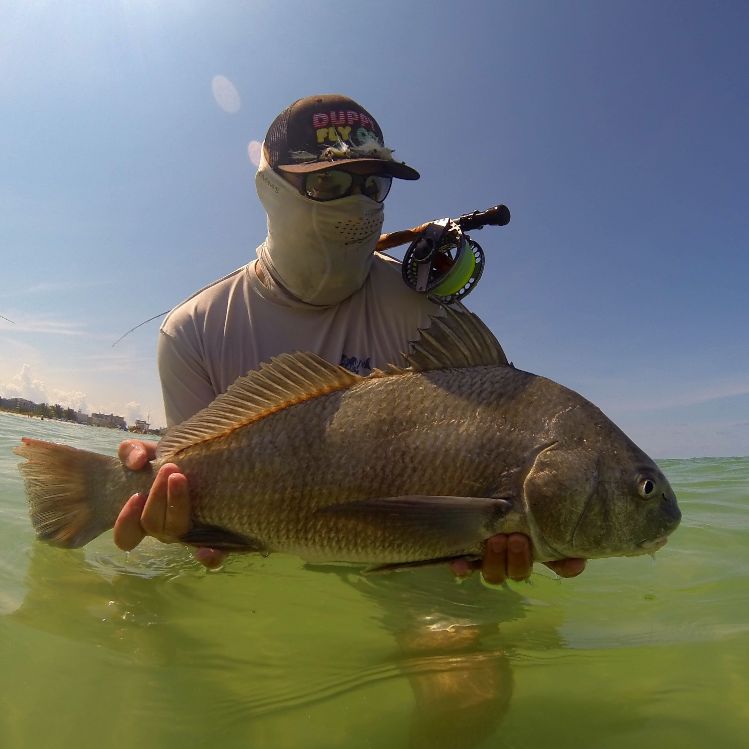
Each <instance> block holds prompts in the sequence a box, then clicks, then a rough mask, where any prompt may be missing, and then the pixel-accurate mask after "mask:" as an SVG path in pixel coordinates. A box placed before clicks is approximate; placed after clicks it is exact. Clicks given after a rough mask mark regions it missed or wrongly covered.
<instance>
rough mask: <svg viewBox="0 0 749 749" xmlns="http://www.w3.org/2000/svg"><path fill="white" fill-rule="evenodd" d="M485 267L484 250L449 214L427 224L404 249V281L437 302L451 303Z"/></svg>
mask: <svg viewBox="0 0 749 749" xmlns="http://www.w3.org/2000/svg"><path fill="white" fill-rule="evenodd" d="M483 271H484V251H483V250H482V249H481V246H480V245H479V243H478V242H474V241H473V240H472V239H471V238H470V237H469V236H468V234H466V233H464V232H463V230H462V229H461V228H460V225H459V224H458V223H457V222H455V221H453V220H452V219H449V218H443V219H439V220H438V221H433V222H432V223H430V224H427V226H426V228H425V229H424V232H423V233H422V234H421V236H419V237H417V238H416V239H415V240H414V241H413V242H411V244H410V245H409V247H408V249H407V250H406V254H405V256H404V258H403V265H402V274H403V280H404V281H405V282H406V285H407V286H409V287H411V288H412V289H413V290H414V291H417V292H419V293H420V294H426V295H427V296H428V297H429V298H430V299H431V300H432V301H434V302H437V303H439V304H454V303H455V302H459V301H460V300H462V299H464V298H465V297H466V296H468V294H470V293H471V291H473V289H474V288H475V286H476V284H477V283H478V282H479V279H480V278H481V274H482V273H483Z"/></svg>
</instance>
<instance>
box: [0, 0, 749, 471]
mask: <svg viewBox="0 0 749 749" xmlns="http://www.w3.org/2000/svg"><path fill="white" fill-rule="evenodd" d="M748 28H749V4H747V3H745V2H728V1H723V2H708V1H707V0H705V1H704V2H690V1H688V0H680V1H679V2H669V1H666V0H663V1H660V2H651V1H648V2H640V1H639V0H629V1H627V2H616V1H614V0H611V1H609V2H598V1H593V0H591V1H589V2H572V1H565V0H559V1H554V2H552V1H551V0H549V1H548V2H522V3H521V2H501V1H495V2H469V1H466V2H462V3H460V4H458V3H443V4H437V3H433V2H421V1H415V2H408V1H406V0H395V1H391V0H382V1H381V2H378V3H358V4H341V3H333V2H329V1H328V0H316V2H314V3H309V2H303V1H301V0H287V1H286V2H283V3H278V2H272V1H271V0H267V1H263V0H256V1H253V2H249V1H246V2H240V0H236V1H235V2H227V1H225V0H205V1H200V0H162V1H161V2H155V1H152V0H107V1H106V2H79V1H74V0H68V1H67V2H64V1H63V2H61V1H58V0H54V1H53V0H46V1H45V0H36V1H35V2H28V1H23V0H2V2H1V3H0V106H1V107H2V113H3V116H2V117H1V118H0V315H2V316H3V317H4V318H7V320H6V319H2V318H0V394H1V395H3V396H5V397H13V396H21V397H28V398H31V399H32V400H37V401H40V400H46V401H48V402H59V403H61V404H63V405H66V406H70V407H73V408H82V409H83V410H84V411H86V412H90V411H92V410H94V411H105V412H114V413H118V414H121V415H123V416H125V417H126V418H127V419H128V420H129V421H131V422H132V421H133V420H134V419H135V418H138V417H144V418H149V419H150V421H151V423H152V424H154V425H160V424H163V423H164V421H165V420H164V414H163V408H162V404H161V391H160V386H159V381H158V373H157V369H156V359H155V342H156V337H157V333H158V325H159V323H158V321H154V322H151V323H149V324H147V325H144V326H142V327H140V328H139V329H138V330H136V331H135V332H133V333H131V334H130V335H129V336H127V337H126V338H125V339H124V340H122V341H121V342H120V343H119V344H117V345H116V346H114V347H113V346H112V344H113V343H114V342H115V341H116V340H117V338H119V337H120V336H121V335H122V333H124V332H125V331H127V330H128V329H129V328H131V327H133V326H134V325H137V324H138V323H140V322H141V321H143V320H145V319H147V318H149V317H152V316H153V315H157V314H158V313H160V312H163V311H165V310H168V309H170V308H171V307H173V306H174V305H176V304H177V303H178V302H180V301H181V300H183V299H184V298H186V297H187V296H189V295H190V294H192V293H193V292H194V291H195V290H197V289H199V288H201V287H203V286H204V285H206V284H207V283H209V282H211V281H213V280H214V279H216V278H219V277H220V276H222V275H225V274H226V273H228V272H230V271H232V270H234V269H235V268H237V267H240V266H241V265H243V264H245V263H247V262H248V261H250V260H252V259H253V258H254V257H255V248H256V247H257V245H258V244H260V242H261V241H262V240H263V238H264V236H265V216H264V214H263V212H262V209H261V206H260V204H259V202H258V200H257V196H256V194H255V188H254V170H255V166H254V164H253V160H256V158H257V151H258V147H259V143H260V142H261V141H262V139H263V137H264V134H265V131H266V130H267V128H268V125H269V124H270V122H271V121H272V120H273V118H274V117H275V116H276V115H277V114H278V113H279V112H280V111H281V110H282V109H283V108H285V107H286V106H287V105H288V104H290V103H291V102H292V101H294V100H295V99H297V98H299V97H302V96H306V95H310V94H314V93H329V92H338V93H344V94H346V95H348V96H351V97H352V98H354V99H356V100H357V101H358V102H360V103H361V104H362V105H363V106H364V107H366V108H367V109H368V110H369V111H370V112H372V114H374V116H375V117H376V118H377V120H378V122H379V124H380V125H381V127H382V129H383V131H384V134H385V141H386V144H387V145H388V146H390V147H391V148H395V156H396V158H398V159H400V160H404V161H406V162H407V163H409V164H410V165H412V166H414V167H416V168H417V169H418V170H419V171H420V172H421V175H422V176H421V179H420V180H419V181H418V182H397V181H396V184H394V186H393V189H392V191H391V193H390V196H389V197H388V199H387V201H386V205H385V231H394V230H396V229H402V228H406V227H409V226H413V225H415V224H420V223H422V222H424V221H426V220H429V219H432V218H439V217H443V216H457V215H460V214H462V213H466V212H468V211H472V210H475V209H484V208H487V207H489V206H491V205H494V204H496V203H505V204H506V205H507V206H508V207H509V208H510V211H511V213H512V221H511V223H510V224H509V226H507V227H504V228H486V229H484V230H482V231H480V232H476V233H475V234H474V235H473V238H474V239H476V240H478V241H479V242H480V243H481V244H482V246H483V248H484V251H485V252H486V256H487V266H486V271H485V272H484V275H483V277H482V280H481V282H480V283H479V285H478V287H477V288H476V290H475V291H474V292H473V293H472V294H471V296H470V297H469V300H468V306H469V307H470V308H471V309H473V310H474V311H475V312H477V313H478V314H479V315H480V316H481V317H482V318H483V319H484V320H485V322H486V323H487V324H488V325H489V327H491V329H492V330H493V331H494V333H495V334H496V335H497V337H498V338H499V340H500V341H501V342H502V344H503V346H504V348H505V351H506V352H507V354H508V356H509V358H510V359H512V360H513V361H514V363H515V365H516V366H518V367H519V368H521V369H525V370H528V371H531V372H535V373H538V374H543V375H545V376H547V377H551V378H552V379H554V380H557V381H559V382H561V383H563V384H565V385H567V386H569V387H572V388H573V389H575V390H577V391H578V392H580V393H582V394H583V395H585V396H586V397H587V398H589V399H590V400H592V401H593V402H594V403H596V404H597V405H598V406H600V407H601V408H602V409H603V410H604V412H606V413H607V414H608V415H609V416H610V417H611V418H612V419H613V420H614V421H615V422H616V423H618V424H619V425H620V426H621V427H622V428H623V429H624V430H625V431H626V432H627V433H628V434H629V435H630V436H631V437H632V438H633V439H634V440H635V441H636V442H637V443H638V444H639V445H640V446H641V447H642V448H643V449H645V450H646V451H647V452H648V453H650V454H651V455H653V456H654V457H657V458H666V457H695V456H718V455H724V456H732V455H749V333H748V329H749V311H748V306H749V304H748V300H747V298H748V294H747V287H748V286H749V252H748V250H749V208H748V207H747V197H748V196H749V190H748V189H747V188H748V187H749V185H748V184H747V183H748V182H749V146H748V145H747V138H748V137H749V136H748V134H749V82H748V81H749V76H747V75H746V71H747V70H748V69H749V47H748V46H747V44H746V31H747V29H748ZM10 321H12V322H10Z"/></svg>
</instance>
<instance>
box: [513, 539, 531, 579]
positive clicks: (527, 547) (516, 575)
mask: <svg viewBox="0 0 749 749" xmlns="http://www.w3.org/2000/svg"><path fill="white" fill-rule="evenodd" d="M532 569H533V556H532V554H531V542H530V540H529V539H528V536H523V535H522V534H520V533H511V534H510V536H509V537H508V539H507V577H509V578H511V579H512V580H527V579H528V578H529V577H530V574H531V571H532Z"/></svg>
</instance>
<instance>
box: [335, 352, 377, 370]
mask: <svg viewBox="0 0 749 749" xmlns="http://www.w3.org/2000/svg"><path fill="white" fill-rule="evenodd" d="M340 365H341V366H342V367H343V368H344V369H348V371H349V372H353V373H354V374H362V371H364V372H365V373H367V372H370V371H371V370H372V357H371V356H368V357H367V358H366V359H360V358H359V357H358V356H346V354H343V355H342V356H341V361H340Z"/></svg>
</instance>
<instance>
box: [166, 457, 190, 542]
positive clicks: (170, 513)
mask: <svg viewBox="0 0 749 749" xmlns="http://www.w3.org/2000/svg"><path fill="white" fill-rule="evenodd" d="M175 467H176V466H175ZM166 497H167V504H166V515H165V517H164V535H165V536H166V537H167V538H170V539H172V540H177V539H179V538H181V537H182V536H184V535H185V533H187V531H189V530H190V526H191V524H192V521H191V519H190V495H189V493H188V489H187V477H186V476H185V475H184V474H182V473H172V474H170V475H169V477H168V479H167V491H166Z"/></svg>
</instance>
